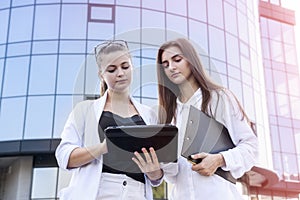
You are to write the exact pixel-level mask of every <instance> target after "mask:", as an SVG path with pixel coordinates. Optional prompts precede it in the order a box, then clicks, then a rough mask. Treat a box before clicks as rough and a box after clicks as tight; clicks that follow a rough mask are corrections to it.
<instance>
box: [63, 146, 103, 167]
mask: <svg viewBox="0 0 300 200" xmlns="http://www.w3.org/2000/svg"><path fill="white" fill-rule="evenodd" d="M106 152H107V149H106V143H100V144H97V145H94V146H90V147H78V148H75V149H74V150H73V151H72V153H71V155H70V158H69V162H68V168H76V167H80V166H82V165H85V164H88V163H90V162H92V161H93V160H95V159H99V158H100V156H101V155H102V154H104V153H106Z"/></svg>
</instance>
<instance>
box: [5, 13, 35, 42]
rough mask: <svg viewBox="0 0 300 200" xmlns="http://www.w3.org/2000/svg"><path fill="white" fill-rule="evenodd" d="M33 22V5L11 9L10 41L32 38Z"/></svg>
mask: <svg viewBox="0 0 300 200" xmlns="http://www.w3.org/2000/svg"><path fill="white" fill-rule="evenodd" d="M32 24H33V7H20V8H13V9H11V21H10V24H9V25H10V29H9V42H17V41H24V40H31V35H32ZM20 30H22V31H20Z"/></svg>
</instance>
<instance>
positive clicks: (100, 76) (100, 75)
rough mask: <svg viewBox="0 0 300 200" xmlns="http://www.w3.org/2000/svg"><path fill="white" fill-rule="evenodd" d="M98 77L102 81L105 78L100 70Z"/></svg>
mask: <svg viewBox="0 0 300 200" xmlns="http://www.w3.org/2000/svg"><path fill="white" fill-rule="evenodd" d="M98 77H99V78H100V79H102V78H103V77H102V74H101V71H100V70H99V71H98Z"/></svg>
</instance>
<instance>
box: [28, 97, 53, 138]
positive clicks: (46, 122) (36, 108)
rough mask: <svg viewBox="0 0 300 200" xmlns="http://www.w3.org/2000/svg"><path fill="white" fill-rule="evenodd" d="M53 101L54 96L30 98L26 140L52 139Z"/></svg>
mask: <svg viewBox="0 0 300 200" xmlns="http://www.w3.org/2000/svg"><path fill="white" fill-rule="evenodd" d="M53 100H54V97H53V96H35V97H28V102H27V113H26V122H25V134H24V138H25V139H33V138H51V136H52V121H53Z"/></svg>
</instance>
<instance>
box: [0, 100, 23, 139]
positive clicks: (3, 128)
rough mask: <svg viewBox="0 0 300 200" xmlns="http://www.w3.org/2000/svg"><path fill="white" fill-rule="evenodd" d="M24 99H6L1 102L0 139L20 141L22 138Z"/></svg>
mask: <svg viewBox="0 0 300 200" xmlns="http://www.w3.org/2000/svg"><path fill="white" fill-rule="evenodd" d="M24 112H25V98H8V99H2V101H1V113H0V138H1V140H2V141H4V140H20V139H22V136H23V126H24Z"/></svg>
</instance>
